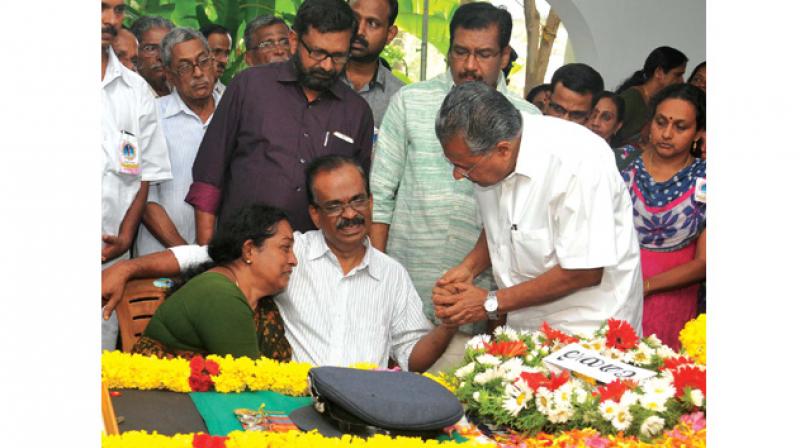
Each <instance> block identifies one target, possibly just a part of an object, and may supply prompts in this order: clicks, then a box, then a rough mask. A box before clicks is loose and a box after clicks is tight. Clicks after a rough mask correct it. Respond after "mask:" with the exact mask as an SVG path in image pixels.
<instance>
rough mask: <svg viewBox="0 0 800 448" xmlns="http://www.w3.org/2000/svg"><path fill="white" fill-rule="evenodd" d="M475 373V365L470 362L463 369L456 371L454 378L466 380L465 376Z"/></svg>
mask: <svg viewBox="0 0 800 448" xmlns="http://www.w3.org/2000/svg"><path fill="white" fill-rule="evenodd" d="M474 371H475V363H474V362H471V363H469V364H467V365H465V366H464V367H461V368H460V369H458V370H456V372H455V376H456V378H466V376H467V375H469V374H470V373H472V372H474Z"/></svg>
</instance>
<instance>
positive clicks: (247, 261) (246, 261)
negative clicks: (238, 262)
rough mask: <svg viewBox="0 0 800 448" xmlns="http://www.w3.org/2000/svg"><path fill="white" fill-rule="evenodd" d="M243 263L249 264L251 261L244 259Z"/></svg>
mask: <svg viewBox="0 0 800 448" xmlns="http://www.w3.org/2000/svg"><path fill="white" fill-rule="evenodd" d="M244 262H245V263H247V264H251V263H252V262H253V260H248V259H245V260H244Z"/></svg>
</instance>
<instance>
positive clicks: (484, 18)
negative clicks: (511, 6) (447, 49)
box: [450, 2, 512, 50]
mask: <svg viewBox="0 0 800 448" xmlns="http://www.w3.org/2000/svg"><path fill="white" fill-rule="evenodd" d="M491 25H497V38H498V42H497V43H498V44H499V46H500V50H503V49H504V48H506V47H507V46H508V42H509V41H510V40H511V26H512V23H511V14H509V12H508V11H506V10H505V9H504V8H498V7H496V6H494V5H492V4H491V3H487V2H474V3H465V4H463V5H461V6H459V7H458V9H456V12H455V14H453V18H452V19H451V20H450V46H451V47H452V46H453V36H455V34H456V30H457V29H458V28H463V29H465V30H482V29H486V28H488V27H490V26H491Z"/></svg>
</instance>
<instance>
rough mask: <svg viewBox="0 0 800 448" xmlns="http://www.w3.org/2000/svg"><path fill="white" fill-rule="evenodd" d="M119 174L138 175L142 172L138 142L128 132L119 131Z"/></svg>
mask: <svg viewBox="0 0 800 448" xmlns="http://www.w3.org/2000/svg"><path fill="white" fill-rule="evenodd" d="M120 134H121V135H120V144H119V172H120V173H123V174H133V175H138V174H139V173H141V172H142V166H141V158H142V156H141V154H140V152H139V141H138V139H137V138H136V136H135V135H133V134H131V133H130V132H128V131H120Z"/></svg>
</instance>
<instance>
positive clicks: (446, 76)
mask: <svg viewBox="0 0 800 448" xmlns="http://www.w3.org/2000/svg"><path fill="white" fill-rule="evenodd" d="M453 85H454V82H453V78H452V76H451V74H450V70H447V71H446V72H445V73H443V74H441V75H439V76H437V77H435V78H433V79H430V80H428V81H424V82H417V83H413V84H409V85H407V86H405V87H403V88H401V89H400V90H399V91H398V92H397V93H396V94H395V95H394V96H393V97H392V100H391V101H390V103H389V108H388V109H387V110H386V114H385V115H384V116H383V122H382V123H381V129H380V133H379V134H378V141H377V143H376V146H375V153H374V158H373V161H372V168H371V170H370V175H369V180H370V191H371V192H372V198H373V208H372V220H373V221H374V222H378V223H385V224H389V225H390V227H389V238H388V241H387V244H386V253H387V254H388V255H390V256H391V257H392V258H394V259H396V260H397V261H399V262H400V263H401V264H402V265H403V267H405V268H406V269H407V270H408V274H409V275H410V276H411V281H412V282H413V283H414V287H415V288H416V290H417V293H418V294H419V296H420V297H421V298H422V305H423V309H424V310H425V314H426V315H427V316H428V319H430V320H431V321H432V322H438V320H437V319H436V316H435V315H434V310H433V302H432V299H431V293H432V291H433V286H434V284H435V283H436V280H437V279H438V278H439V277H441V276H442V274H444V273H445V272H447V270H448V269H450V268H452V267H453V266H456V265H458V264H459V263H461V260H463V259H464V256H466V255H467V253H469V251H470V250H472V248H473V247H474V246H475V242H476V241H477V240H478V236H479V235H480V232H481V229H482V227H483V225H482V224H481V222H480V218H479V217H478V205H477V203H476V201H475V193H474V187H473V185H472V182H470V181H468V180H461V181H457V180H455V179H453V166H452V165H451V164H450V162H449V161H448V160H447V159H446V158H445V156H444V151H443V150H442V145H441V144H440V143H439V140H438V139H437V138H436V132H434V125H435V123H436V114H437V113H438V112H439V108H440V106H441V105H442V102H443V101H444V98H445V96H447V94H448V92H450V89H452V88H453ZM497 90H498V91H499V92H500V93H502V94H504V95H505V96H506V98H508V100H509V101H511V103H512V104H514V106H515V107H516V108H517V109H519V110H521V111H526V112H529V113H532V114H539V113H540V112H539V110H538V109H536V107H534V106H533V105H532V104H530V103H528V102H527V101H525V100H524V99H522V98H519V97H518V96H516V95H514V94H513V93H511V92H509V91H508V89H507V87H506V84H505V81H504V80H503V78H502V76H501V77H500V81H499V82H498V85H497ZM475 283H476V284H477V285H479V286H481V287H482V288H487V289H494V286H493V282H492V273H491V270H487V271H485V272H483V273H482V274H481V275H479V276H478V277H477V278H476V279H475ZM485 330H486V322H485V321H481V322H476V323H473V324H468V325H464V326H462V327H461V331H464V332H466V333H469V334H478V333H482V332H484V331H485Z"/></svg>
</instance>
